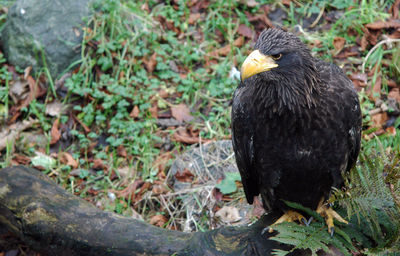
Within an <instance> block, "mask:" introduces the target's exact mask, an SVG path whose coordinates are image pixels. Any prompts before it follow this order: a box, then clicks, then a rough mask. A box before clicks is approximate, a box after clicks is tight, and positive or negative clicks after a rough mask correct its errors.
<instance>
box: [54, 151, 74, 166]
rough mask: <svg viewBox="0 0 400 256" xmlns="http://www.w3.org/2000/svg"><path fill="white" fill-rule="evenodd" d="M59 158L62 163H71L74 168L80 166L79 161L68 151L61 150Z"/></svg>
mask: <svg viewBox="0 0 400 256" xmlns="http://www.w3.org/2000/svg"><path fill="white" fill-rule="evenodd" d="M58 159H59V160H60V162H61V163H62V164H65V165H69V166H71V167H72V168H73V169H76V168H78V162H77V161H76V160H75V159H74V158H73V157H72V155H71V154H70V153H68V152H61V153H59V154H58Z"/></svg>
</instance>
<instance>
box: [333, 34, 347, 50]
mask: <svg viewBox="0 0 400 256" xmlns="http://www.w3.org/2000/svg"><path fill="white" fill-rule="evenodd" d="M345 43H346V39H344V38H343V37H340V36H337V37H335V38H334V39H333V47H334V48H335V54H334V55H337V54H338V53H339V52H340V51H341V50H343V47H344V44H345Z"/></svg>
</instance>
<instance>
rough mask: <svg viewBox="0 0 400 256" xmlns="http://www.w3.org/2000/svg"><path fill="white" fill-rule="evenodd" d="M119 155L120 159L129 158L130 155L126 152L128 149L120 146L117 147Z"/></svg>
mask: <svg viewBox="0 0 400 256" xmlns="http://www.w3.org/2000/svg"><path fill="white" fill-rule="evenodd" d="M117 155H118V156H120V157H127V156H128V153H127V152H126V149H125V147H124V146H123V145H119V146H118V147H117Z"/></svg>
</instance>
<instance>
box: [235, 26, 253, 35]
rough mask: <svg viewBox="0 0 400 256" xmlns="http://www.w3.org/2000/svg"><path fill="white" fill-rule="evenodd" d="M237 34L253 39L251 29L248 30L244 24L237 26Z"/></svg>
mask: <svg viewBox="0 0 400 256" xmlns="http://www.w3.org/2000/svg"><path fill="white" fill-rule="evenodd" d="M238 34H239V35H242V36H244V37H247V38H253V31H252V30H251V28H249V27H248V26H246V25H244V24H240V25H239V27H238Z"/></svg>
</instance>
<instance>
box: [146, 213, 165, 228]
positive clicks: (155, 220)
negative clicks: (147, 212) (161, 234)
mask: <svg viewBox="0 0 400 256" xmlns="http://www.w3.org/2000/svg"><path fill="white" fill-rule="evenodd" d="M167 221H168V219H167V217H165V216H164V215H162V214H157V215H154V216H153V217H151V219H150V222H149V223H150V224H151V225H154V226H157V227H162V226H164V224H165V223H167Z"/></svg>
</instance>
